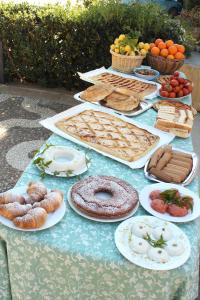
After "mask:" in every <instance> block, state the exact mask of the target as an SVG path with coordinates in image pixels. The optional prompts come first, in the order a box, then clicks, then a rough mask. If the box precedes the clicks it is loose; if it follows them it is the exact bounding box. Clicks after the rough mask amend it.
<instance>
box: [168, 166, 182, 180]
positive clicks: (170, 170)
mask: <svg viewBox="0 0 200 300" xmlns="http://www.w3.org/2000/svg"><path fill="white" fill-rule="evenodd" d="M163 171H165V172H167V173H168V174H169V175H171V176H172V175H177V176H179V179H180V180H181V181H183V180H184V179H185V178H186V177H187V176H186V174H184V173H183V172H182V171H181V170H177V169H175V168H174V167H173V168H171V167H166V168H164V169H163Z"/></svg>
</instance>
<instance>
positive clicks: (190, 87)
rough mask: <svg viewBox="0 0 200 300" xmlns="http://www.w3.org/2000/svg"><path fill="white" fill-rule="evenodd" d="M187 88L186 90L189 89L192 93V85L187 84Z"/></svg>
mask: <svg viewBox="0 0 200 300" xmlns="http://www.w3.org/2000/svg"><path fill="white" fill-rule="evenodd" d="M187 89H188V91H189V92H190V93H192V86H191V85H188V86H187Z"/></svg>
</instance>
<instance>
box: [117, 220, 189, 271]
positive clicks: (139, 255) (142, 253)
mask: <svg viewBox="0 0 200 300" xmlns="http://www.w3.org/2000/svg"><path fill="white" fill-rule="evenodd" d="M115 243H116V246H117V248H118V250H119V251H120V252H121V254H122V255H124V256H125V257H126V258H127V259H128V260H129V261H131V262H132V263H135V264H136V265H139V266H141V267H144V268H147V269H152V270H170V269H174V268H177V267H179V266H181V265H182V264H184V263H185V262H186V261H187V259H188V258H189V256H190V251H191V250H190V243H189V240H188V238H187V236H186V235H185V234H184V233H183V231H182V230H181V229H179V228H178V227H177V226H176V225H174V224H172V223H170V222H166V221H162V220H160V219H157V218H155V217H151V216H137V217H133V218H130V219H128V220H126V221H124V222H122V223H121V224H120V225H119V226H118V228H117V230H116V232H115Z"/></svg>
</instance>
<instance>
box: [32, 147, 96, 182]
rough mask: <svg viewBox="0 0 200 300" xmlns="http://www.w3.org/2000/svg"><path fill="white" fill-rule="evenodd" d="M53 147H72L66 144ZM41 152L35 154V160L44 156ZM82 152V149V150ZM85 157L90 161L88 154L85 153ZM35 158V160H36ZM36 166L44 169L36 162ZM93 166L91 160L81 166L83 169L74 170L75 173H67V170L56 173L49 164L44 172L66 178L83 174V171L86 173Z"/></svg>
mask: <svg viewBox="0 0 200 300" xmlns="http://www.w3.org/2000/svg"><path fill="white" fill-rule="evenodd" d="M52 147H56V148H66V149H69V148H70V149H72V147H66V146H52ZM41 152H42V150H41ZM41 152H39V153H37V154H36V155H35V157H34V160H36V159H37V158H39V157H41V158H43V157H44V156H43V154H42V153H41ZM80 152H81V151H80ZM85 159H86V160H88V161H89V157H88V156H87V155H85ZM34 160H33V161H34ZM35 166H36V167H37V168H38V169H39V170H40V171H42V169H41V168H40V167H39V166H38V165H37V164H35ZM90 166H91V162H90V161H89V162H88V163H86V166H85V167H83V168H81V169H79V170H74V172H73V173H69V174H66V172H58V173H59V174H58V173H57V174H55V173H54V172H52V171H51V170H50V168H49V166H48V167H46V168H45V169H44V172H45V173H46V174H47V175H51V176H55V177H65V178H68V177H74V176H78V175H81V174H83V173H85V172H86V171H88V169H89V167H90Z"/></svg>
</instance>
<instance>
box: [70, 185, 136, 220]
mask: <svg viewBox="0 0 200 300" xmlns="http://www.w3.org/2000/svg"><path fill="white" fill-rule="evenodd" d="M71 189H72V187H71V188H70V189H69V191H68V193H67V200H68V203H69V205H70V207H71V208H72V209H73V210H74V211H75V212H76V213H77V214H78V215H80V216H82V217H84V218H86V219H89V220H92V221H96V222H101V223H115V222H120V221H124V220H126V219H128V218H130V217H132V216H133V215H134V214H135V213H136V211H137V210H138V207H139V201H138V203H137V205H136V207H135V208H134V209H133V210H132V211H131V212H130V213H129V214H128V215H126V216H125V217H123V218H117V219H110V220H109V219H102V218H95V217H91V216H88V215H87V214H84V213H83V212H82V211H80V210H79V209H78V208H77V207H76V206H75V205H74V204H73V202H72V201H71V196H70V195H71Z"/></svg>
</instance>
